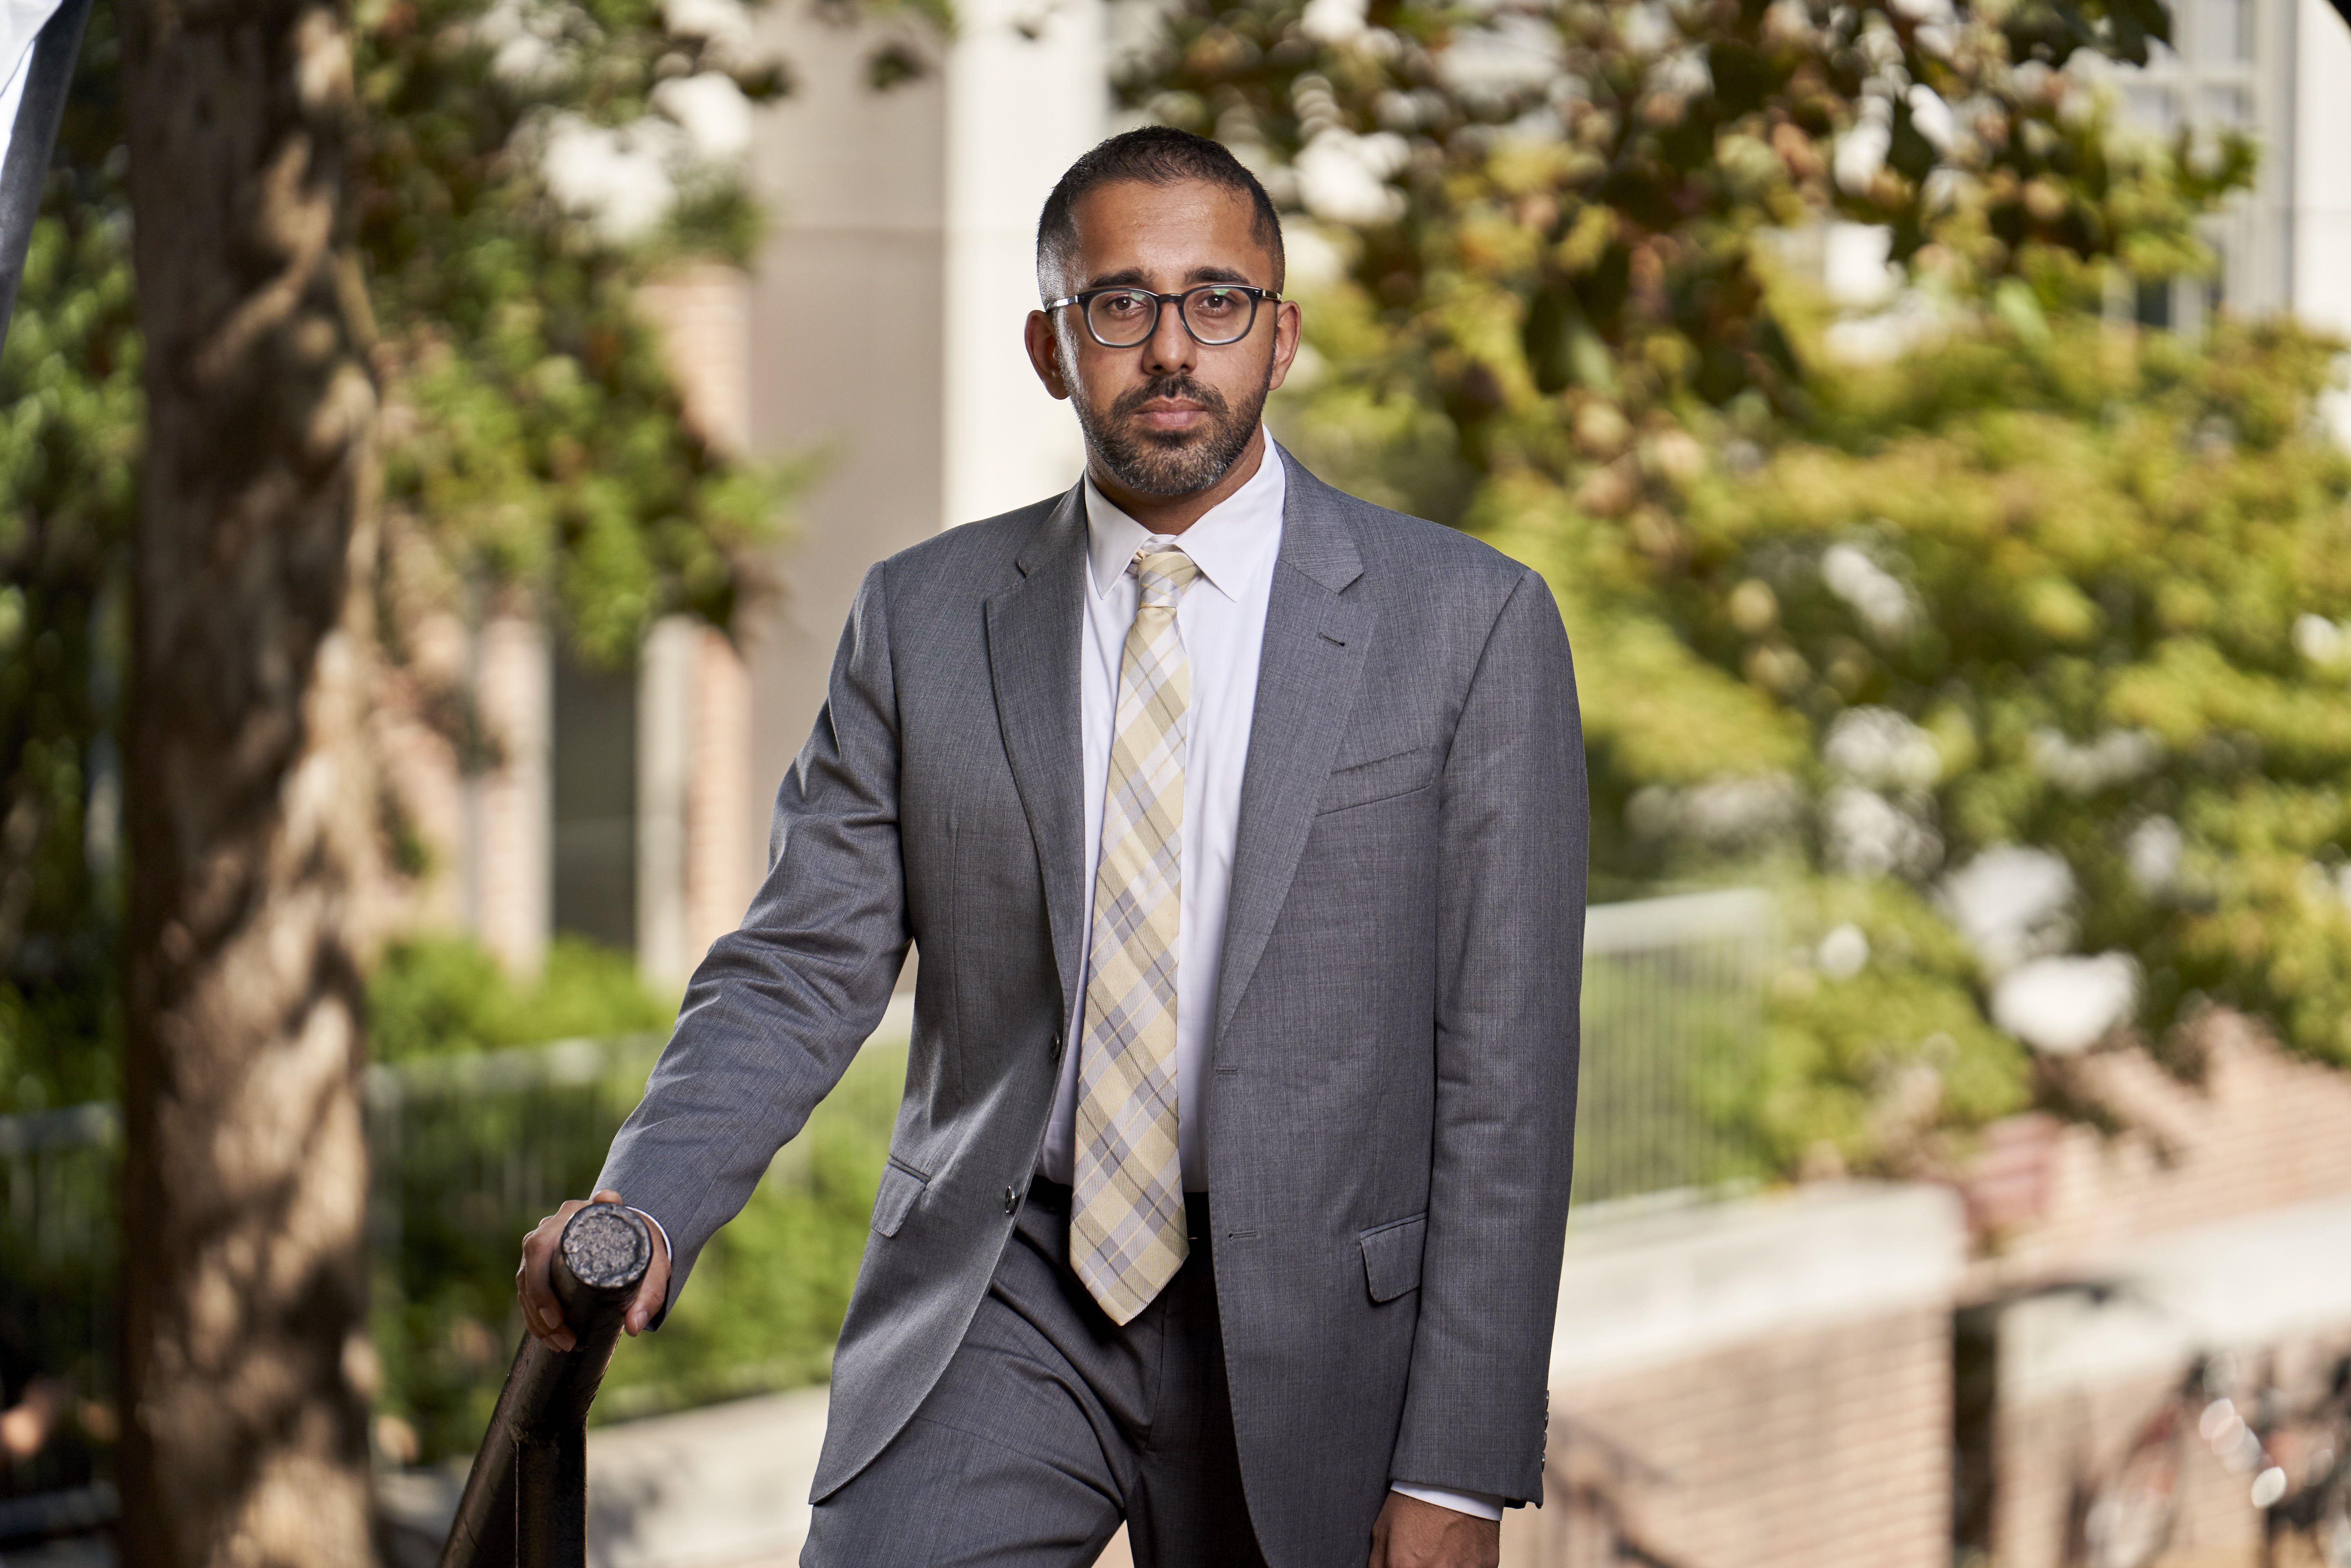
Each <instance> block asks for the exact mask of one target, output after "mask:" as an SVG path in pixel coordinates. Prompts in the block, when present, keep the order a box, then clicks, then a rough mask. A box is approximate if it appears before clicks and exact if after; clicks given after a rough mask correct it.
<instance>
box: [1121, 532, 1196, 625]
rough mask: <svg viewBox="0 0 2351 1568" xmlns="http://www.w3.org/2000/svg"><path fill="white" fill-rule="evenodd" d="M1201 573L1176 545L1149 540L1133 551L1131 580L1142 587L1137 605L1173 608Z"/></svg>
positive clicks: (1192, 560) (1148, 608) (1164, 608)
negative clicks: (1132, 576)
mask: <svg viewBox="0 0 2351 1568" xmlns="http://www.w3.org/2000/svg"><path fill="white" fill-rule="evenodd" d="M1199 575H1200V567H1199V563H1198V562H1196V561H1195V560H1194V559H1192V558H1191V557H1190V556H1188V555H1186V554H1185V553H1184V552H1183V551H1182V550H1181V549H1178V548H1176V547H1175V545H1172V544H1166V543H1163V542H1162V541H1160V540H1158V539H1154V540H1152V541H1151V542H1150V543H1149V544H1146V545H1144V547H1143V548H1142V549H1139V550H1136V551H1135V552H1134V580H1135V583H1136V585H1137V586H1138V587H1139V588H1140V589H1141V590H1142V598H1141V599H1140V600H1139V601H1138V608H1141V609H1145V610H1172V609H1174V608H1175V601H1177V600H1179V599H1181V598H1183V597H1184V591H1185V590H1186V589H1187V588H1189V587H1191V586H1192V580H1193V579H1194V578H1196V577H1197V576H1199Z"/></svg>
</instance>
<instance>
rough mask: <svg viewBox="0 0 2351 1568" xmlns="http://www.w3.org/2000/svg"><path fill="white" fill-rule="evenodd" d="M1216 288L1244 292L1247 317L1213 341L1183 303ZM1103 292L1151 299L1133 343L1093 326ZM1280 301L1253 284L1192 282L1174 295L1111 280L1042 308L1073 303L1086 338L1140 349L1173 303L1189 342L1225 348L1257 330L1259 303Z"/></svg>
mask: <svg viewBox="0 0 2351 1568" xmlns="http://www.w3.org/2000/svg"><path fill="white" fill-rule="evenodd" d="M1216 289H1223V290H1224V291H1225V292H1226V293H1228V294H1244V295H1247V296H1248V297H1249V319H1248V320H1247V321H1244V322H1243V323H1241V329H1240V330H1239V331H1238V332H1236V333H1234V334H1233V335H1232V336H1231V337H1229V338H1218V339H1216V340H1213V341H1212V340H1209V339H1207V338H1203V337H1202V336H1200V334H1199V331H1198V329H1196V328H1195V327H1194V326H1193V325H1192V319H1191V318H1190V317H1189V316H1187V315H1186V314H1185V313H1184V302H1185V301H1186V300H1188V299H1190V298H1192V296H1194V295H1196V294H1207V293H1209V292H1211V291H1213V290H1216ZM1105 294H1132V295H1134V297H1135V298H1138V299H1148V300H1150V301H1151V325H1150V326H1149V327H1148V328H1146V329H1144V334H1143V336H1142V337H1140V338H1137V339H1136V340H1134V342H1132V343H1113V342H1112V341H1111V340H1109V339H1107V338H1105V337H1103V336H1102V333H1101V331H1100V330H1098V329H1096V328H1095V326H1094V317H1093V302H1094V301H1095V300H1096V299H1099V298H1102V296H1103V295H1105ZM1280 303H1281V296H1280V295H1279V294H1277V293H1275V292H1274V291H1273V290H1272V289H1270V288H1259V287H1257V286H1256V285H1254V284H1249V283H1197V284H1194V285H1193V286H1192V287H1189V288H1186V289H1183V290H1180V291H1179V292H1177V293H1175V294H1156V293H1154V292H1153V291H1152V290H1150V289H1148V288H1138V287H1135V286H1134V284H1131V283H1113V284H1107V285H1105V286H1103V287H1100V288H1089V289H1087V290H1085V291H1084V292H1083V293H1081V294H1071V295H1069V296H1067V297H1066V298H1061V299H1049V300H1047V301H1046V302H1045V308H1046V309H1047V310H1049V311H1051V310H1059V309H1060V308H1061V307H1062V306H1064V305H1074V306H1076V307H1077V308H1078V319H1079V320H1081V321H1083V322H1084V323H1085V324H1086V336H1087V337H1089V338H1092V340H1094V341H1095V342H1097V343H1100V344H1101V345H1102V347H1103V348H1105V349H1139V348H1141V347H1143V345H1144V344H1145V343H1148V342H1149V341H1151V338H1152V334H1153V333H1155V332H1157V331H1158V330H1159V318H1160V315H1161V313H1162V312H1164V311H1165V309H1166V308H1167V307H1168V306H1170V305H1173V306H1175V319H1176V320H1177V321H1178V322H1180V323H1182V325H1183V328H1184V330H1185V331H1186V332H1187V333H1190V334H1191V338H1192V341H1194V342H1196V343H1197V344H1199V345H1200V347H1202V348H1204V349H1228V348H1230V347H1232V345H1234V344H1235V343H1238V342H1239V341H1240V340H1242V339H1243V338H1246V337H1248V336H1249V334H1250V333H1251V332H1253V331H1255V330H1256V329H1257V312H1258V307H1259V306H1260V305H1279V304H1280Z"/></svg>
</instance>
